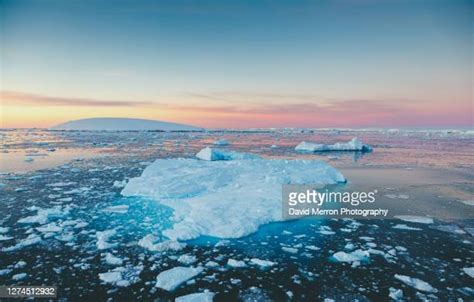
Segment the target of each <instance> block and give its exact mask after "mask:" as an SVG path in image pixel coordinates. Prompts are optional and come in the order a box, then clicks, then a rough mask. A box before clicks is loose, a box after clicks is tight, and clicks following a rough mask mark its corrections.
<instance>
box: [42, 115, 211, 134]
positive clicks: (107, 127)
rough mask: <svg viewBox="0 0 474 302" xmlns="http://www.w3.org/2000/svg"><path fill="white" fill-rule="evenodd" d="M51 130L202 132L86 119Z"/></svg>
mask: <svg viewBox="0 0 474 302" xmlns="http://www.w3.org/2000/svg"><path fill="white" fill-rule="evenodd" d="M51 130H82V131H145V130H157V131H202V130H204V129H202V128H198V127H194V126H190V125H184V124H176V123H170V122H162V121H156V120H145V119H134V118H112V117H110V118H109V117H102V118H88V119H81V120H75V121H69V122H66V123H62V124H59V125H56V126H54V127H52V128H51Z"/></svg>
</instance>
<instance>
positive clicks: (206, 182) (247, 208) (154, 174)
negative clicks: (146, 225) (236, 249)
mask: <svg viewBox="0 0 474 302" xmlns="http://www.w3.org/2000/svg"><path fill="white" fill-rule="evenodd" d="M340 182H345V178H344V176H342V174H341V173H339V172H338V171H337V170H336V169H334V168H333V167H331V166H329V165H328V164H327V163H325V162H323V161H316V160H314V161H313V160H264V159H253V160H230V161H216V162H208V161H201V160H195V159H158V160H156V161H155V162H154V163H153V164H151V165H150V166H148V167H147V168H146V169H145V170H144V171H143V173H142V175H141V176H140V177H137V178H132V179H130V181H129V182H128V184H127V185H126V186H125V188H124V189H123V190H122V195H124V196H144V197H149V198H153V199H155V200H157V201H159V202H160V203H162V204H164V205H166V206H169V207H171V208H172V209H173V210H174V212H173V221H175V224H174V225H173V226H172V228H171V229H168V230H165V231H164V232H163V234H164V235H165V236H167V237H168V238H170V239H172V240H188V239H193V238H197V237H199V236H201V235H207V236H213V237H219V238H238V237H242V236H246V235H248V234H251V233H253V232H255V231H256V230H257V229H258V228H259V227H260V226H261V225H262V224H266V223H270V222H273V221H281V220H282V219H283V218H282V210H281V207H282V204H281V193H280V191H281V185H282V184H305V183H306V184H308V183H311V184H315V185H321V186H322V185H328V184H335V183H340Z"/></svg>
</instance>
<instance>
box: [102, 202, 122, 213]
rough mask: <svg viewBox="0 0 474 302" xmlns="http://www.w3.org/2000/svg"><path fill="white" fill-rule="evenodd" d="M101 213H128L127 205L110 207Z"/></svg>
mask: <svg viewBox="0 0 474 302" xmlns="http://www.w3.org/2000/svg"><path fill="white" fill-rule="evenodd" d="M103 211H104V212H109V213H117V214H125V213H127V212H128V205H126V204H121V205H116V206H110V207H107V208H105V209H103Z"/></svg>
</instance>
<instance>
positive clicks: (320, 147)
mask: <svg viewBox="0 0 474 302" xmlns="http://www.w3.org/2000/svg"><path fill="white" fill-rule="evenodd" d="M325 146H326V145H324V144H316V143H310V142H301V143H299V144H298V145H297V146H296V147H295V150H296V151H305V152H316V151H325V150H324V148H325Z"/></svg>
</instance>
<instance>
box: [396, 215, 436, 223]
mask: <svg viewBox="0 0 474 302" xmlns="http://www.w3.org/2000/svg"><path fill="white" fill-rule="evenodd" d="M395 218H397V219H400V220H403V221H407V222H413V223H422V224H431V223H433V222H434V221H433V218H430V217H423V216H414V215H397V216H395Z"/></svg>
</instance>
